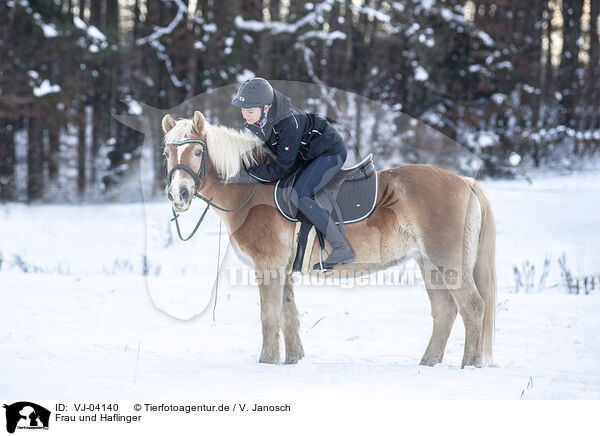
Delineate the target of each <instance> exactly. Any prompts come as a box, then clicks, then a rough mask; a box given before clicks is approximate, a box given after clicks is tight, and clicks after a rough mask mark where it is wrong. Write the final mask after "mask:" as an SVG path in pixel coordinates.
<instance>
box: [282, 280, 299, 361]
mask: <svg viewBox="0 0 600 436" xmlns="http://www.w3.org/2000/svg"><path fill="white" fill-rule="evenodd" d="M282 316H283V327H282V330H283V339H284V341H285V363H298V361H299V360H300V359H302V358H303V357H304V348H302V341H301V340H300V334H299V332H298V330H299V328H300V320H299V318H298V309H296V302H295V301H294V289H293V284H292V276H291V274H288V275H286V278H285V284H284V285H283V303H282Z"/></svg>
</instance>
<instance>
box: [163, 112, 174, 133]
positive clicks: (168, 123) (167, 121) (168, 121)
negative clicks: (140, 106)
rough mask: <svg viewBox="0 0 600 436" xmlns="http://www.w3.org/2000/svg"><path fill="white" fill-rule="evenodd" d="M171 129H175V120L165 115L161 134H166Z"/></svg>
mask: <svg viewBox="0 0 600 436" xmlns="http://www.w3.org/2000/svg"><path fill="white" fill-rule="evenodd" d="M173 127H175V120H174V119H173V117H172V116H171V115H169V114H167V115H165V116H164V117H163V119H162V128H163V132H165V133H168V132H169V130H171V129H172V128H173Z"/></svg>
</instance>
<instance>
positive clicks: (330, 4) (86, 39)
mask: <svg viewBox="0 0 600 436" xmlns="http://www.w3.org/2000/svg"><path fill="white" fill-rule="evenodd" d="M599 9H600V2H599V1H597V0H596V1H594V0H528V1H508V0H500V1H492V0H469V1H461V0H445V1H443V0H435V1H434V0H423V1H413V0H402V1H382V0H367V1H361V0H354V1H351V0H323V1H314V2H306V1H290V0H287V1H283V0H210V1H206V0H9V1H7V0H0V200H1V201H23V202H31V201H72V202H78V201H86V200H90V201H102V200H106V199H110V198H112V197H111V196H110V193H111V192H115V191H118V190H119V189H121V188H120V187H121V186H122V185H123V184H124V179H125V175H127V174H128V173H130V172H131V171H130V170H131V169H132V168H138V170H137V171H139V159H140V155H141V148H142V142H143V136H142V135H141V134H140V133H138V132H136V131H134V130H132V129H130V128H128V127H126V126H124V125H123V124H121V123H119V122H118V121H117V120H116V119H115V118H114V117H113V116H112V114H113V113H118V114H127V113H129V114H135V110H134V109H132V108H134V107H135V105H134V106H132V105H128V104H125V103H124V102H123V100H135V101H139V102H143V103H145V104H147V105H150V106H153V107H156V108H162V109H168V108H172V107H174V106H177V105H179V104H180V103H182V102H183V101H184V100H186V99H189V98H191V97H193V96H196V95H198V94H201V93H203V92H206V91H207V90H210V89H214V88H217V87H221V86H224V85H231V84H233V83H236V82H239V81H240V80H241V79H242V78H246V77H250V76H252V75H257V76H261V77H265V78H268V79H272V80H294V81H301V82H309V83H314V84H324V85H326V86H329V87H335V88H339V89H342V90H345V91H350V92H353V93H356V94H359V95H361V96H364V97H366V98H369V99H372V100H374V101H377V102H381V103H385V104H386V105H389V106H390V107H392V108H394V109H395V110H399V111H402V112H403V113H405V114H408V115H410V116H411V117H414V118H416V119H419V120H421V121H423V122H424V123H427V124H429V125H431V126H432V127H434V128H435V129H436V130H439V131H440V132H442V133H443V134H444V135H447V136H448V137H450V138H452V139H453V140H455V141H457V142H458V143H459V144H460V145H462V146H463V147H466V148H468V149H469V150H470V151H472V152H473V153H475V154H476V155H477V156H479V157H480V158H481V159H482V160H483V162H484V165H485V167H484V169H485V171H484V172H485V173H486V174H489V175H492V176H510V175H511V174H515V173H516V169H517V168H521V169H522V168H530V167H532V168H536V167H541V168H544V167H546V168H550V167H552V168H557V167H558V168H574V167H583V166H585V165H586V164H587V163H589V162H593V161H594V158H596V157H597V155H598V151H599V143H600V111H599V99H600V82H599V77H600V74H599V73H600V66H599V65H600V59H599V37H598V24H599V19H600V17H599V14H600V10H599ZM326 103H327V104H331V102H326ZM294 104H295V105H296V106H298V107H303V106H304V104H303V102H298V101H294ZM356 111H360V108H357V109H356ZM190 115H191V114H190ZM362 118H363V117H360V112H359V116H358V120H359V122H357V123H355V129H356V130H357V131H358V130H365V129H375V128H377V126H376V125H375V126H373V125H370V126H366V125H361V124H360V119H362ZM354 133H356V132H354ZM355 136H357V137H358V138H363V137H365V138H369V132H366V135H355ZM373 137H374V136H373ZM371 146H372V144H371V143H369V141H368V140H367V139H364V140H363V139H359V140H356V141H354V142H353V143H352V147H354V148H356V150H357V151H358V150H361V148H362V149H367V148H369V147H371ZM385 147H386V145H385V144H380V145H379V146H378V148H377V149H378V150H381V154H382V155H385V152H386V150H385ZM363 154H364V153H363ZM357 155H358V153H357ZM411 160H415V159H414V158H411V157H410V156H407V157H406V159H405V161H407V162H408V161H411ZM416 160H418V159H416ZM392 163H394V162H392ZM395 164H398V162H396V163H395ZM156 183H159V181H158V180H157V182H156Z"/></svg>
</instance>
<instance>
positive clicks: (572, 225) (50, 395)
mask: <svg viewBox="0 0 600 436" xmlns="http://www.w3.org/2000/svg"><path fill="white" fill-rule="evenodd" d="M483 184H484V187H485V189H486V191H487V192H488V194H489V197H490V199H491V202H492V206H493V209H494V213H495V216H496V221H497V227H498V236H497V240H498V243H497V265H498V283H499V294H498V306H497V322H496V326H497V329H496V340H495V344H494V358H495V367H493V368H483V369H474V368H466V369H462V370H461V369H460V361H461V357H462V351H463V340H464V329H463V326H462V322H461V321H460V319H457V322H456V323H455V326H454V329H453V332H452V335H451V337H450V340H449V342H448V347H447V350H446V355H445V359H444V363H443V364H441V365H438V366H436V367H434V368H429V367H422V366H419V365H418V362H419V360H420V358H421V355H422V353H423V351H424V349H425V347H426V345H427V341H428V339H429V335H430V330H431V316H430V314H429V311H430V307H429V300H428V298H427V296H426V293H425V292H424V290H423V289H422V288H419V287H414V286H413V287H410V286H390V285H388V286H354V287H348V286H346V287H341V286H322V285H309V284H300V285H298V286H296V288H295V293H296V302H297V305H298V308H299V311H300V313H301V327H300V330H301V337H302V340H303V343H304V348H305V351H306V357H305V358H304V359H303V360H302V361H301V362H300V363H299V364H298V365H277V366H273V365H262V364H258V363H257V359H258V354H259V352H260V345H261V332H260V321H259V306H258V302H259V298H258V290H257V288H255V287H253V286H251V285H239V282H240V279H239V277H240V276H237V275H236V280H238V285H236V286H234V285H232V284H231V277H232V275H231V271H235V272H236V274H242V277H243V271H247V270H244V269H243V267H242V264H241V263H240V262H239V261H238V260H237V259H236V257H235V254H234V253H233V250H232V249H231V248H230V247H228V244H227V238H226V236H223V237H222V239H221V258H222V259H223V263H224V265H225V266H224V267H223V268H222V270H221V271H222V273H221V276H220V285H219V294H218V302H217V306H216V314H215V315H216V320H215V321H213V320H212V313H211V312H212V307H209V308H208V309H207V311H206V313H205V315H204V316H202V317H198V318H195V319H194V320H191V321H185V319H187V318H190V317H193V315H195V314H197V313H199V312H201V311H202V310H203V309H204V308H205V306H206V305H207V304H208V303H209V300H210V295H211V289H212V285H213V282H214V277H215V272H216V268H217V253H218V247H219V222H218V220H217V219H216V217H215V216H214V215H209V218H208V221H207V222H206V223H205V225H203V227H202V228H201V231H200V233H199V234H198V235H197V236H196V237H195V238H194V239H193V240H192V241H191V242H189V243H182V242H179V241H178V240H177V236H176V235H175V233H174V229H173V227H172V225H171V224H170V223H169V218H170V216H169V214H170V209H169V207H168V205H167V204H166V203H152V204H147V205H144V204H129V205H124V204H120V205H86V206H54V205H53V206H46V205H38V206H25V205H20V204H8V205H0V259H1V264H0V293H1V296H2V301H3V304H2V309H0V367H1V368H2V370H1V371H0V393H1V394H2V397H5V398H16V397H18V398H19V399H21V398H35V399H43V398H47V399H60V398H69V399H89V398H93V399H94V400H95V401H100V400H102V399H106V400H115V399H137V398H145V399H149V398H197V397H198V395H200V394H201V395H202V397H204V398H212V397H216V396H218V397H220V398H223V397H232V398H233V397H235V396H236V395H244V396H249V397H257V396H273V397H278V398H287V399H293V398H297V397H300V396H303V395H312V394H319V393H322V394H327V393H329V394H331V393H336V394H339V395H348V396H351V395H357V394H360V395H365V396H373V397H375V396H384V397H394V398H400V399H519V398H525V399H548V398H550V399H576V398H582V399H600V317H599V316H598V315H599V314H600V290H598V289H596V290H595V291H592V292H591V293H590V294H589V295H567V294H566V293H565V292H564V290H563V287H562V284H561V283H560V269H559V267H558V263H557V258H558V256H559V255H561V254H562V253H563V252H564V253H566V256H567V264H568V266H569V267H570V268H571V269H572V272H573V274H574V275H575V276H578V277H583V276H585V275H595V276H596V278H598V274H599V273H600V267H598V266H597V262H596V261H597V259H598V257H599V254H600V232H598V228H600V214H599V212H600V174H598V173H592V172H589V173H585V174H579V175H571V176H555V175H554V176H552V175H540V176H536V177H535V178H534V180H533V183H532V184H529V183H527V182H526V181H494V182H484V183H483ZM200 211H201V208H200V205H197V206H195V208H194V210H193V211H192V212H190V213H189V215H188V216H187V217H184V218H186V222H185V223H184V227H185V228H186V229H189V228H191V226H192V225H193V219H191V215H193V214H195V216H198V214H199V213H200ZM223 231H224V232H225V228H224V227H223ZM545 255H549V256H551V263H550V271H549V275H548V279H547V281H546V289H544V290H543V291H542V292H538V290H537V289H535V291H534V292H533V293H528V294H522V293H519V294H515V293H513V292H512V291H513V289H514V278H513V271H512V269H513V266H514V265H517V266H520V265H521V264H522V262H524V261H529V262H531V263H533V264H534V265H535V266H536V274H537V275H536V278H535V280H536V284H537V280H538V277H539V274H540V272H541V267H542V265H543V260H544V256H545ZM144 272H145V273H146V274H147V276H146V277H145V276H143V273H144ZM597 286H598V285H597Z"/></svg>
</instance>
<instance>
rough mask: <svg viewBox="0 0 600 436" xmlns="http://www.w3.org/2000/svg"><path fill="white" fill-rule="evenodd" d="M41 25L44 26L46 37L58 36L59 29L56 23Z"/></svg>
mask: <svg viewBox="0 0 600 436" xmlns="http://www.w3.org/2000/svg"><path fill="white" fill-rule="evenodd" d="M40 27H41V28H42V31H43V32H44V36H45V37H46V38H56V37H57V36H58V30H56V26H55V25H54V24H52V23H50V24H46V23H42V24H40Z"/></svg>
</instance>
